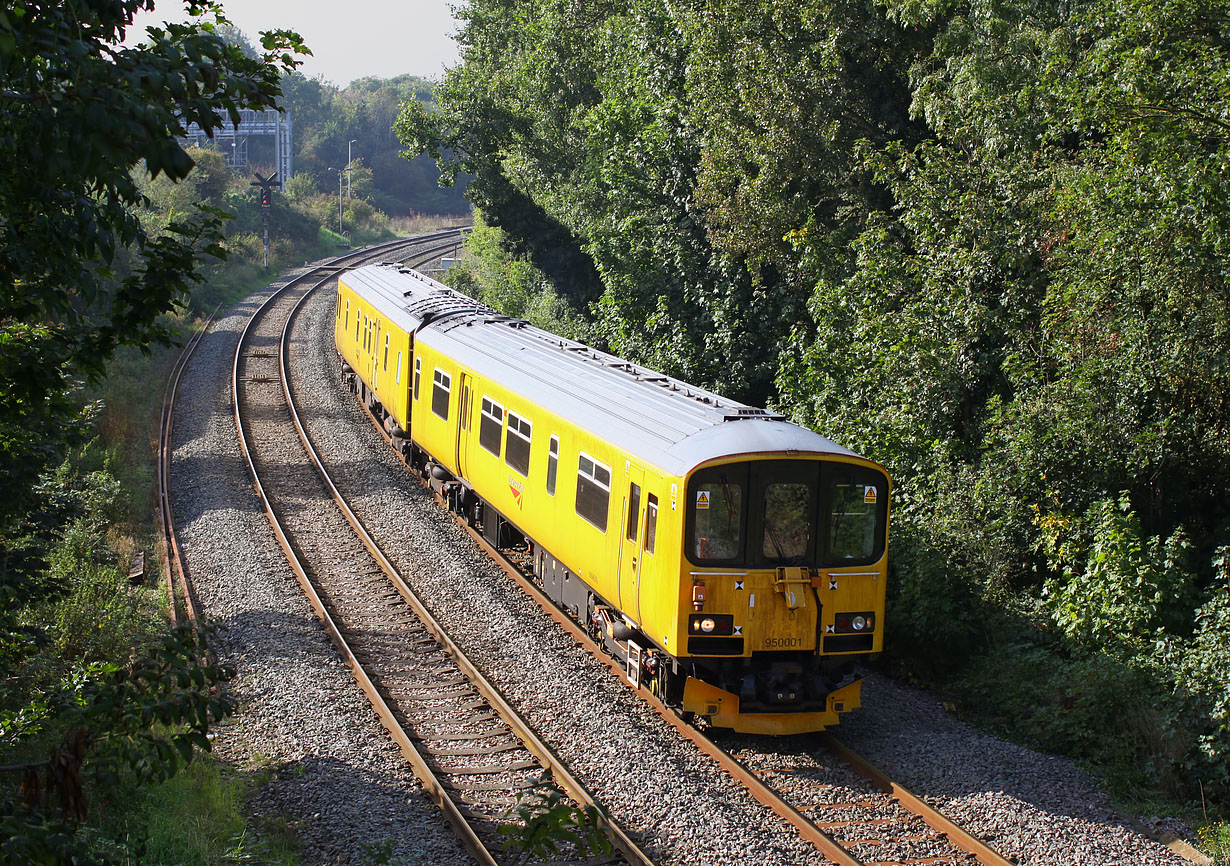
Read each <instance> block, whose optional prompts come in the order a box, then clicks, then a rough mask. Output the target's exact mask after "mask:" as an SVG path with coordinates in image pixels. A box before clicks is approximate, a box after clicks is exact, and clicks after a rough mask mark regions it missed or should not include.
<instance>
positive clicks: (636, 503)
mask: <svg viewBox="0 0 1230 866" xmlns="http://www.w3.org/2000/svg"><path fill="white" fill-rule="evenodd" d="M624 475H625V477H626V478H627V480H628V486H627V488H626V490H625V493H624V501H623V506H624V507H623V518H622V519H621V521H620V524H621V527H620V528H621V530H622V531H621V532H620V538H619V608H620V610H622V611H623V612H624V613H626V614H628V615H629V616H631V617H633V618H634V619H635V620H636V622H637V625H640V622H641V607H640V598H639V593H638V591H637V590H638V586H637V584H638V582H639V575H640V567H641V546H642V542H643V538H642V532H641V514H642V513H643V511H644V508H645V504H644V502H643V501H642V500H643V498H644V493H643V491H642V488H643V487H644V485H645V470H643V469H641V468H639V467H635V466H632V464H631V463H630V462H629V463H627V464H625V470H624Z"/></svg>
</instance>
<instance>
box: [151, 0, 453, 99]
mask: <svg viewBox="0 0 1230 866" xmlns="http://www.w3.org/2000/svg"><path fill="white" fill-rule="evenodd" d="M455 2H456V0H346V2H344V3H338V4H334V3H321V2H318V0H222V8H223V9H224V10H225V12H226V17H227V18H229V19H230V20H231V23H232V24H234V25H235V26H236V27H238V28H239V29H240V30H242V31H243V32H244V34H245V35H246V36H247V37H248V38H249V40H251V41H252V43H253V44H254V45H258V44H259V43H258V41H257V39H258V37H257V34H258V33H260V31H262V30H273V29H277V28H283V29H286V30H294V31H295V32H297V33H298V34H299V35H300V36H302V37H303V41H304V42H305V43H307V47H308V48H310V49H312V56H310V57H304V58H302V60H303V65H302V66H300V67H299V70H300V71H301V72H302V73H303V74H304V75H306V76H307V77H309V78H315V77H316V76H318V75H319V76H323V77H324V78H325V79H326V80H327V81H329V82H331V83H333V84H335V85H337V86H338V87H345V86H346V85H347V84H349V83H350V82H351V81H353V80H355V79H356V78H363V77H364V76H367V75H374V76H377V77H379V78H392V77H393V76H395V75H404V74H410V75H417V76H419V77H421V78H441V77H442V76H443V74H444V70H445V69H446V68H447V67H450V66H455V65H456V64H457V63H458V53H457V44H456V43H455V42H453V39H452V36H453V34H454V33H455V32H456V31H457V22H456V21H454V20H453V17H452V11H451V9H450V6H451V5H453V4H454V3H455ZM185 17H186V16H185V15H184V14H183V4H182V3H181V2H176V0H159V2H157V5H156V6H155V7H154V11H153V12H152V13H145V14H142V15H139V16H137V20H136V26H135V28H134V29H133V30H132V31H130V36H129V39H128V40H127V41H129V42H132V41H134V40H133V39H132V36H133V35H134V34H135V35H138V36H140V35H143V34H144V33H145V28H146V27H147V26H149V25H150V24H158V23H161V22H162V21H168V20H171V21H183V20H184V19H185ZM136 41H139V40H136Z"/></svg>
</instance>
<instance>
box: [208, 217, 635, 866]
mask: <svg viewBox="0 0 1230 866" xmlns="http://www.w3.org/2000/svg"><path fill="white" fill-rule="evenodd" d="M437 237H438V236H437ZM434 239H435V238H432V240H434ZM452 246H454V244H452V243H449V244H444V245H440V246H437V247H434V248H429V249H428V250H424V251H421V252H419V253H418V254H417V258H422V259H424V260H430V259H432V258H435V257H436V256H437V255H438V253H439V252H441V251H442V250H445V249H448V248H450V247H452ZM327 282H329V277H328V276H327V277H326V278H325V279H323V280H320V281H319V282H318V283H317V284H316V285H315V286H313V287H312V288H310V289H308V290H307V291H305V292H304V294H303V297H301V298H300V299H299V301H298V302H297V303H296V305H295V308H294V309H293V310H292V311H291V313H290V314H289V315H288V317H287V321H286V323H285V324H284V326H283V330H282V335H281V341H280V348H279V372H280V377H281V379H282V390H283V396H284V397H285V399H286V402H287V407H288V408H289V410H290V412H291V416H292V419H293V421H294V424H295V427H296V430H297V432H298V435H299V436H300V440H301V441H302V442H303V443H304V447H305V449H306V450H307V451H308V453H309V454H310V455H311V456H312V459H313V462H314V464H315V468H316V470H317V472H318V474H319V475H320V477H321V479H322V481H323V483H324V484H325V485H326V487H327V489H329V490H330V492H331V495H332V496H333V498H334V500H335V502H336V503H337V505H338V507H339V511H340V512H341V513H342V515H343V516H344V517H345V518H346V519H347V521H348V522H349V523H350V525H351V526H352V528H353V529H354V530H355V534H356V536H357V537H358V538H359V540H360V541H361V542H362V543H363V544H364V546H365V547H366V548H367V549H368V550H369V552H371V553H372V555H373V557H374V559H375V560H376V561H377V563H378V564H379V565H380V566H381V568H382V569H383V570H384V572H385V574H386V576H387V577H388V578H389V579H390V581H391V582H392V583H393V585H394V587H395V588H396V589H397V591H398V593H399V594H400V595H401V596H402V598H403V599H404V600H405V601H406V602H407V604H408V605H409V606H410V607H411V609H413V610H414V611H415V613H416V614H417V615H418V616H419V617H420V619H421V620H422V623H423V624H424V626H425V628H426V629H427V631H428V632H429V633H431V634H432V635H433V637H434V638H435V639H436V640H437V641H438V642H439V643H440V644H441V646H443V647H444V648H445V649H446V650H447V651H448V652H449V653H450V655H452V657H453V658H454V661H455V662H457V664H458V667H459V668H460V669H461V670H462V672H463V673H465V674H466V675H467V676H468V678H469V679H470V680H471V683H472V685H473V686H474V687H475V688H476V690H477V691H478V692H479V693H480V694H481V695H482V696H483V697H484V699H485V700H487V702H488V703H489V704H490V705H491V707H492V708H493V709H494V710H495V711H496V712H497V713H498V714H499V715H500V716H501V717H502V718H503V719H504V721H505V723H506V724H508V726H509V728H510V729H511V730H512V731H514V732H515V733H516V734H517V735H518V736H519V737H520V738H521V739H522V742H523V744H524V745H525V746H526V747H527V749H528V751H529V752H530V753H531V754H533V755H534V756H535V757H536V758H537V759H538V760H539V761H541V762H542V763H543V765H544V766H545V767H547V768H549V769H550V770H551V772H552V774H553V776H554V778H555V779H556V781H557V783H559V784H560V786H561V787H562V788H564V790H565V791H567V792H568V793H569V794H570V795H572V796H573V798H574V799H575V800H576V801H577V802H579V803H581V804H582V805H596V804H595V803H594V801H593V798H592V797H591V796H589V795H588V792H586V791H585V789H584V787H583V786H582V785H581V784H580V783H579V781H577V780H576V779H575V778H574V777H572V774H571V773H570V772H569V771H568V769H567V768H566V767H565V766H564V765H563V763H562V762H561V761H560V760H559V759H558V758H557V757H556V756H555V755H554V754H553V753H551V751H550V750H549V748H548V747H547V746H546V745H545V744H543V743H542V742H541V740H539V738H538V737H537V735H536V734H534V733H533V731H531V730H530V729H529V728H528V726H526V725H525V723H524V722H523V721H522V720H520V719H519V717H518V716H517V715H516V713H515V712H514V711H513V710H512V708H511V707H510V706H509V705H508V704H507V702H506V701H505V700H504V698H503V697H502V696H501V695H500V694H499V693H498V691H497V690H496V689H495V687H494V686H492V685H491V684H490V683H489V682H488V681H487V680H486V678H485V677H484V676H483V675H482V674H481V673H480V672H479V671H478V670H477V668H476V667H475V666H474V665H473V664H472V663H470V662H469V661H468V659H466V658H465V656H464V654H462V653H461V652H460V650H459V648H458V647H457V646H456V645H455V644H454V643H453V642H452V640H451V639H450V638H449V637H448V635H447V634H445V632H444V631H443V629H442V628H441V627H440V626H439V624H438V623H437V622H436V621H435V620H434V618H433V617H431V615H430V613H429V612H428V611H427V609H426V607H425V606H424V605H423V604H422V603H421V602H420V601H419V600H418V599H417V598H416V597H414V595H413V593H412V592H411V591H410V589H409V586H408V585H407V584H406V583H405V581H404V580H403V579H402V578H401V576H400V575H399V574H398V573H397V571H396V569H395V568H394V567H393V566H392V564H391V563H390V562H389V560H388V559H387V557H385V556H384V554H383V552H381V551H380V550H379V548H378V546H377V545H376V544H375V542H374V540H373V539H371V536H370V534H368V533H367V531H366V529H365V528H363V526H362V525H361V523H360V522H359V521H358V518H357V517H356V516H355V515H354V514H353V511H352V510H351V509H350V508H349V505H348V504H347V503H346V502H345V501H344V498H343V497H341V494H340V492H339V491H338V490H337V488H336V486H335V485H334V484H333V483H332V480H331V479H330V478H329V476H328V474H327V472H326V471H325V469H324V467H323V465H322V463H321V461H320V459H319V456H318V455H317V454H316V452H315V449H314V448H313V447H312V445H311V442H310V440H309V439H308V437H307V434H306V431H305V429H304V427H303V424H302V421H301V419H300V418H299V416H298V413H297V411H296V409H295V407H294V402H293V395H292V394H291V393H290V376H289V373H288V369H287V363H288V358H289V334H290V329H291V326H292V323H293V320H294V318H295V316H296V315H297V314H298V311H299V309H300V308H301V306H302V304H303V303H304V302H305V301H306V299H307V298H308V297H309V296H310V295H311V294H312V293H313V292H314V291H315V290H316V289H317V288H319V287H320V286H321V285H324V284H326V283H327ZM291 287H292V284H291V283H288V284H287V285H286V286H283V287H282V288H281V289H280V290H279V291H278V292H277V293H275V294H274V295H272V296H271V297H270V298H269V299H267V300H266V302H265V303H264V304H262V306H261V308H260V309H259V310H258V311H256V313H254V315H253V317H252V319H251V320H250V321H249V322H248V324H247V326H246V327H245V329H244V334H243V336H242V338H241V341H240V344H239V347H237V350H236V362H235V365H234V367H233V369H232V388H233V389H234V392H233V393H234V395H235V414H236V425H237V429H238V430H239V431H240V444H241V449H242V450H243V453H244V457H245V460H246V461H247V463H248V468H249V472H250V474H251V475H252V478H253V481H254V485H255V488H256V491H257V493H258V495H259V496H260V498H261V501H262V504H263V505H264V507H265V511H266V515H267V517H268V518H269V520H270V524H271V526H272V527H273V529H274V533H275V537H277V539H278V543H279V546H280V547H281V548H282V550H283V553H284V555H285V556H286V559H287V561H288V563H290V565H291V568H292V571H293V572H294V573H295V576H296V579H297V580H298V582H299V583H300V585H301V587H302V588H303V590H304V593H305V595H306V596H307V598H308V600H309V603H310V604H311V605H312V608H313V610H314V611H315V613H316V615H317V617H318V618H319V619H320V620H321V622H322V624H323V625H324V627H325V630H326V632H327V633H328V634H329V637H330V640H331V641H332V642H333V643H334V645H335V646H336V647H337V649H338V651H339V652H340V653H341V655H342V656H343V657H344V658H345V660H346V661H347V664H348V665H349V666H350V668H351V670H352V672H353V673H354V675H355V677H356V680H357V681H358V682H359V684H360V686H361V688H362V689H363V690H364V693H365V694H366V695H367V697H368V699H369V701H370V702H371V704H372V706H373V708H374V709H375V710H376V712H377V715H378V716H379V717H380V718H381V722H382V724H383V725H384V727H385V728H386V729H387V730H388V731H389V734H390V736H391V738H392V739H393V740H394V742H396V743H397V745H398V747H399V749H400V750H401V752H402V753H403V755H404V756H405V757H406V759H407V760H408V761H409V763H410V764H411V766H412V768H413V769H414V772H415V774H416V776H418V777H419V779H420V781H421V782H422V783H423V785H424V788H425V789H426V791H427V792H428V795H429V796H430V797H431V798H432V799H433V800H434V801H435V802H436V804H437V806H438V807H439V808H440V809H441V810H442V812H443V813H444V816H445V818H446V820H448V821H449V823H450V824H451V825H452V826H453V827H454V829H455V831H456V832H457V835H458V837H459V839H460V840H461V842H462V844H463V846H464V847H465V848H466V850H467V851H468V853H470V855H471V856H472V857H474V858H475V860H476V861H477V862H479V863H483V864H487V863H494V862H495V861H494V859H493V858H492V856H491V854H490V852H489V851H487V849H486V847H485V846H484V845H483V843H482V841H481V840H480V839H479V838H478V836H477V835H476V833H475V832H474V830H473V829H472V828H471V826H470V825H469V823H468V822H467V821H466V820H465V818H464V817H463V816H462V814H461V812H460V810H459V809H458V807H457V805H456V804H455V803H454V802H453V800H452V799H451V798H450V797H449V796H448V794H447V792H446V791H445V788H444V786H443V785H442V784H441V782H440V781H439V779H438V778H437V777H436V775H435V774H434V773H433V772H432V770H431V769H430V767H429V766H428V764H427V762H426V761H425V759H424V758H423V756H422V755H421V754H420V753H419V752H418V750H417V749H416V748H415V747H414V745H413V740H412V738H411V737H410V736H409V735H408V734H407V733H406V731H405V730H404V729H403V728H402V726H401V725H400V724H399V723H398V722H397V720H396V718H395V716H394V714H393V710H392V708H391V707H390V706H389V705H388V703H387V702H386V701H385V700H384V698H383V696H381V695H380V694H379V692H378V689H377V686H376V684H375V682H374V681H373V680H372V678H371V677H370V676H369V675H368V673H367V671H366V670H365V669H364V668H363V665H362V663H361V662H360V661H359V660H358V658H357V657H356V654H355V652H354V651H353V649H352V648H351V647H350V646H349V644H348V642H347V641H346V640H345V638H344V636H343V635H342V632H341V629H340V628H339V627H338V625H337V623H336V622H335V621H334V619H333V617H332V616H331V615H330V614H329V612H328V610H327V609H326V606H325V604H324V602H323V600H322V599H321V597H320V594H319V592H318V591H317V590H316V588H315V586H314V585H313V583H312V580H311V579H310V577H309V576H308V574H307V570H306V569H305V568H304V566H303V563H302V562H300V561H299V559H298V557H297V555H296V554H295V551H294V549H293V546H292V544H291V542H290V539H289V537H288V536H287V533H286V531H285V529H284V527H283V526H282V524H281V521H280V520H279V519H278V517H277V514H276V511H275V509H274V506H273V504H272V502H271V501H270V498H269V496H268V495H267V492H266V491H265V488H264V485H263V484H262V483H261V481H260V478H259V473H258V472H257V470H256V468H255V461H254V459H253V456H252V451H251V447H250V445H249V443H248V441H247V437H246V434H245V432H244V430H243V423H242V420H241V418H240V415H239V397H238V395H239V378H238V370H239V359H240V357H241V355H242V347H243V345H244V344H245V343H246V342H247V339H248V333H249V331H250V330H251V328H252V327H253V323H254V322H255V321H256V320H257V319H258V318H259V317H260V316H261V315H262V314H263V313H264V312H265V310H266V308H267V307H268V306H269V305H270V304H271V303H272V302H273V300H274V299H275V297H277V296H278V295H280V294H281V293H282V292H284V291H286V290H287V289H289V288H291ZM600 814H601V813H600ZM598 823H599V826H601V827H602V828H603V830H604V831H605V832H606V833H607V835H608V838H610V839H611V841H612V844H613V845H614V847H616V848H617V849H619V850H620V851H621V852H622V853H623V854H624V855H625V857H627V858H628V860H629V862H632V863H636V864H644V866H651V864H652V861H650V860H649V859H648V858H647V857H645V856H644V854H643V853H641V852H640V851H639V849H638V848H636V846H635V844H634V843H632V842H631V840H630V839H629V838H628V837H627V834H626V833H625V832H624V831H623V830H622V828H619V827H618V826H617V825H614V824H612V823H611V822H610V821H609V820H606V819H605V817H600V819H599V822H598Z"/></svg>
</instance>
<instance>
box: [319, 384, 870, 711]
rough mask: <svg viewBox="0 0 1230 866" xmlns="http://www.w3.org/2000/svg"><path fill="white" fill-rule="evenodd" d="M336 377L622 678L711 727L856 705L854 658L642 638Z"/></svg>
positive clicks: (367, 395) (375, 404)
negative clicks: (680, 645)
mask: <svg viewBox="0 0 1230 866" xmlns="http://www.w3.org/2000/svg"><path fill="white" fill-rule="evenodd" d="M343 381H344V382H345V383H346V384H347V385H348V386H349V388H350V390H351V391H352V392H353V393H354V394H355V395H356V396H357V397H358V398H359V400H360V402H362V403H363V405H364V406H365V407H366V408H367V410H368V411H369V413H370V414H371V417H372V418H373V420H375V421H376V423H378V424H379V425H380V426H382V427H383V429H384V431H385V432H386V433H387V434H388V435H389V437H390V439H391V441H392V443H393V448H394V449H395V450H396V451H397V452H398V453H399V454H400V456H401V457H402V458H403V460H404V461H405V463H406V465H407V466H408V467H409V468H410V469H411V470H412V471H414V472H415V473H416V474H418V475H419V476H420V478H422V479H423V480H424V481H425V482H426V483H427V484H429V485H430V486H431V488H432V489H433V490H434V491H435V492H436V494H437V495H438V496H439V497H440V499H441V500H442V501H443V502H444V503H445V504H446V505H447V507H448V508H449V510H450V511H452V512H453V513H455V514H457V515H458V516H460V517H462V518H463V519H464V520H465V521H466V522H467V523H468V524H469V525H470V526H471V527H473V528H474V529H475V530H476V531H477V532H479V534H481V535H482V536H483V538H484V539H486V541H487V542H488V543H489V544H490V545H491V546H492V547H494V548H496V549H497V550H499V551H501V552H502V553H504V554H505V555H510V558H512V559H514V560H518V561H519V564H520V565H521V566H522V567H523V568H525V567H527V566H528V567H529V568H530V569H531V571H532V574H533V577H534V579H535V580H536V581H537V582H538V583H539V585H540V586H541V587H542V589H543V591H544V592H545V594H546V595H547V597H548V598H550V599H551V601H552V602H553V603H554V604H555V605H556V607H558V608H560V609H561V610H562V611H564V612H565V613H566V614H568V615H569V616H570V617H571V618H572V619H573V620H575V621H576V622H577V623H578V624H580V625H581V626H582V627H583V628H584V629H585V630H586V632H587V633H588V634H589V635H590V637H591V638H592V639H593V640H594V641H595V643H597V644H598V645H599V646H601V647H602V648H603V649H604V650H605V651H606V652H607V653H608V654H610V655H611V656H613V657H614V658H616V659H618V660H619V661H620V662H621V664H623V665H624V668H625V671H626V673H627V676H628V679H629V680H631V681H632V682H633V683H634V684H635V685H637V686H643V687H645V688H647V689H648V690H649V691H650V692H651V693H652V694H654V695H656V696H657V697H658V698H659V699H660V700H662V702H663V703H665V704H666V705H667V706H669V707H671V708H672V709H674V710H676V711H677V712H679V713H680V714H681V715H682V716H683V718H684V719H686V720H691V719H692V718H693V717H696V716H701V717H703V718H705V719H707V720H708V721H709V723H710V724H712V725H713V726H715V727H718V728H731V729H733V730H735V731H739V732H744V733H763V734H793V733H805V732H810V731H817V730H822V729H824V728H827V727H832V726H834V725H836V724H837V723H838V716H839V715H840V714H841V713H843V712H846V711H848V710H852V709H856V708H858V707H859V706H860V698H861V691H860V689H861V678H860V677H859V676H857V675H856V674H855V664H856V663H857V662H858V661H859V660H860V659H861V658H862V657H861V656H850V655H842V656H828V657H826V656H821V655H819V654H817V653H815V652H812V651H803V652H798V651H772V652H760V653H752V655H751V656H750V657H742V656H741V657H731V658H720V657H685V658H679V657H677V656H675V655H673V654H672V653H669V652H667V651H666V650H664V649H663V648H662V647H660V646H658V645H656V644H655V642H653V641H651V640H649V639H648V638H647V637H646V636H645V635H644V634H643V633H641V632H640V631H639V630H638V629H637V628H635V627H634V626H633V625H631V624H630V623H628V622H627V621H626V619H625V618H624V617H623V615H622V614H621V613H620V612H619V611H618V609H617V608H616V607H615V606H614V605H612V604H610V603H609V602H607V601H606V600H605V599H604V598H602V596H601V595H599V594H598V593H597V592H596V591H595V589H594V588H593V587H591V586H590V585H589V584H588V583H586V582H585V581H584V580H583V579H582V578H580V577H579V576H577V575H576V574H573V573H572V572H571V571H569V570H568V569H567V568H566V567H565V566H564V565H563V564H562V563H561V562H560V561H559V560H558V558H556V557H554V556H552V555H551V553H550V552H549V551H547V550H545V549H544V548H543V547H542V546H541V545H538V544H536V543H535V542H534V541H533V540H532V539H530V538H528V537H526V536H525V535H524V533H522V531H521V530H520V528H518V527H517V526H516V524H514V523H513V522H512V521H510V520H508V519H507V518H506V517H504V515H502V514H501V513H500V512H499V511H498V510H497V509H496V508H494V507H493V506H491V505H490V503H488V502H486V500H484V499H483V498H482V497H481V496H479V495H478V493H477V492H476V491H474V490H473V488H471V487H470V486H469V485H468V484H466V483H465V482H464V481H463V480H461V479H458V478H455V477H454V476H453V475H452V473H450V472H449V471H448V470H447V469H445V468H444V467H443V466H441V465H440V464H439V463H438V462H436V460H435V459H434V458H433V457H432V456H431V455H430V454H429V453H427V452H426V451H424V450H423V449H421V448H420V447H419V446H418V445H416V444H415V443H414V442H413V440H412V439H411V438H410V436H409V434H408V433H406V432H405V431H404V430H402V429H401V428H400V427H399V426H398V425H397V424H396V422H395V421H394V419H393V417H392V416H391V415H389V413H388V412H386V411H385V410H384V407H383V406H382V405H381V404H380V401H379V400H377V399H376V397H375V395H373V394H372V393H371V392H370V391H369V390H368V389H367V386H366V385H365V384H364V383H363V381H362V379H360V378H359V377H358V376H357V375H355V374H354V372H353V371H352V370H350V369H349V368H348V366H347V365H345V364H344V363H343Z"/></svg>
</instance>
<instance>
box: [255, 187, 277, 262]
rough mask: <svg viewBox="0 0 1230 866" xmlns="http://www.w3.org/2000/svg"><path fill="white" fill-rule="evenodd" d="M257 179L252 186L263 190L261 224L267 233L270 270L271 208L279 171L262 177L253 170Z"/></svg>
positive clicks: (266, 240) (266, 243)
mask: <svg viewBox="0 0 1230 866" xmlns="http://www.w3.org/2000/svg"><path fill="white" fill-rule="evenodd" d="M252 174H253V176H254V177H255V178H256V180H254V181H252V186H257V187H260V190H261V226H262V228H264V234H265V270H269V208H270V207H271V206H272V205H273V185H274V184H275V183H277V182H278V173H277V172H276V171H275V172H274V173H273V174H271V175H269V177H261V175H260V172H256V171H254V172H252Z"/></svg>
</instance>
